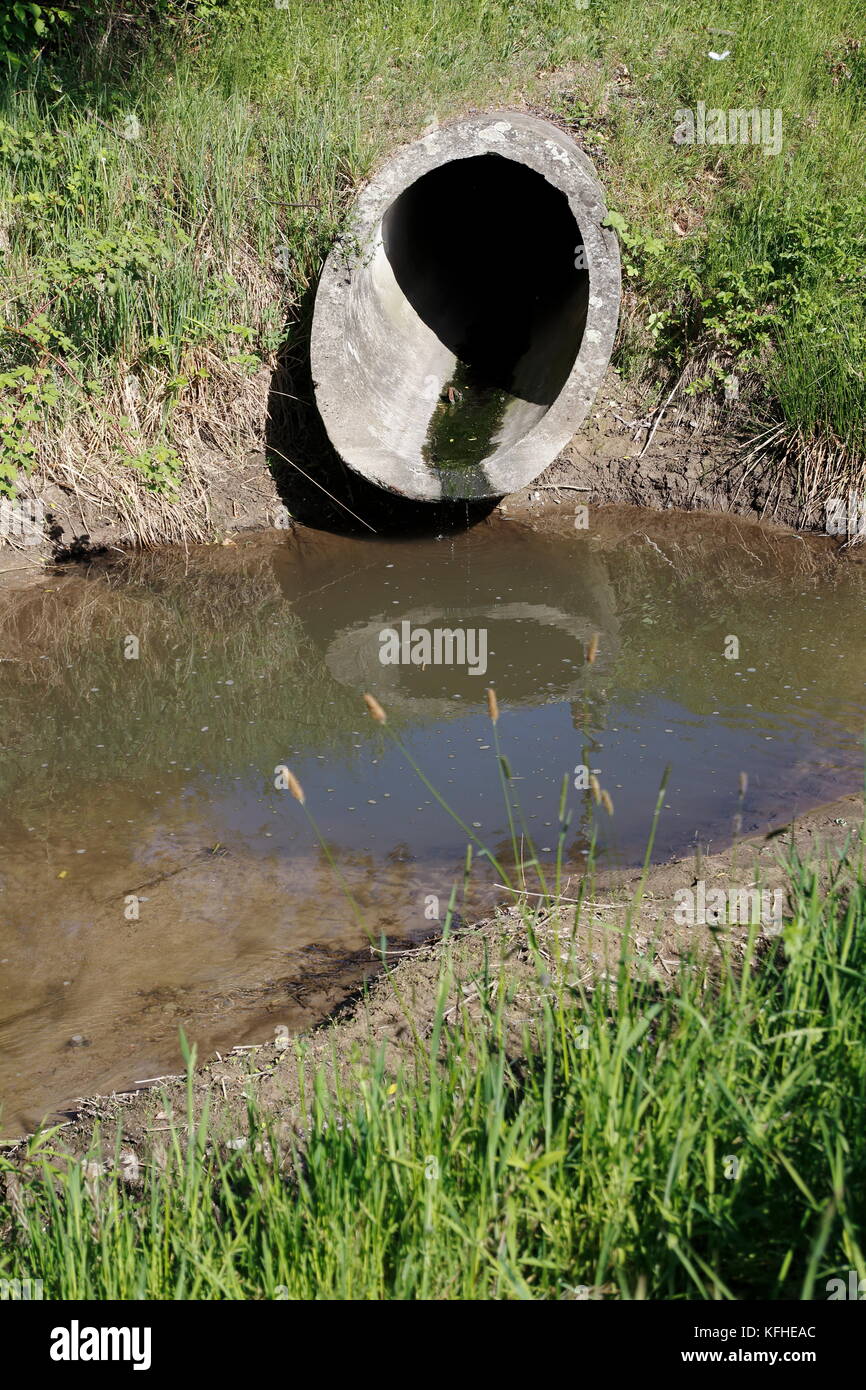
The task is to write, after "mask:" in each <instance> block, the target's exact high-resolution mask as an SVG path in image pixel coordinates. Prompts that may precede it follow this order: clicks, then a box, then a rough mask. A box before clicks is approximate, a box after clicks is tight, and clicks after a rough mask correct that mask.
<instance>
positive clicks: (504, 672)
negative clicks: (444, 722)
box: [276, 521, 619, 719]
mask: <svg viewBox="0 0 866 1390" xmlns="http://www.w3.org/2000/svg"><path fill="white" fill-rule="evenodd" d="M276 569H277V574H278V577H279V578H280V582H281V585H282V588H283V591H284V593H286V595H287V596H288V597H291V599H292V603H293V607H294V610H295V612H296V614H297V616H298V617H299V618H300V619H301V620H302V622H303V623H304V627H305V630H306V632H307V634H308V636H309V637H310V638H311V640H312V641H313V642H314V644H315V645H316V646H317V647H318V648H319V650H320V651H321V652H322V655H323V658H324V661H325V663H326V665H327V668H328V670H329V671H330V673H331V675H332V676H333V677H334V679H335V680H337V681H338V682H339V683H340V684H341V685H344V686H347V687H350V688H353V689H356V690H358V691H359V692H360V691H366V690H369V691H371V692H372V693H373V694H375V695H376V696H377V697H378V698H379V699H381V701H382V703H383V704H385V705H386V706H387V705H388V704H390V705H391V706H392V707H393V708H395V709H397V708H399V709H401V710H403V711H404V712H405V713H407V714H410V715H413V714H414V715H417V716H419V717H422V718H434V719H437V718H442V717H447V716H448V715H459V714H460V713H461V711H462V710H463V709H465V708H466V706H467V704H469V705H477V704H478V703H479V702H480V701H481V699H482V696H483V691H484V687H485V686H486V685H489V684H494V685H495V686H496V687H497V690H498V691H499V694H500V698H501V699H502V700H503V701H504V702H505V704H506V705H509V704H510V705H513V706H524V707H530V706H535V705H541V704H551V703H558V702H564V701H570V702H572V704H575V703H583V702H584V701H586V700H587V698H588V697H590V698H591V699H592V702H593V703H595V702H596V700H597V699H598V697H599V696H602V698H603V694H602V691H601V689H600V680H601V681H602V682H603V680H604V676H605V673H607V672H609V671H610V668H611V664H612V662H613V661H614V659H615V657H616V654H617V651H618V646H619V641H618V634H617V622H616V616H615V611H614V602H613V590H612V588H611V585H610V582H609V579H608V575H607V571H606V568H605V566H604V563H603V561H602V559H601V557H600V556H599V555H598V553H597V552H596V551H595V550H593V549H592V547H591V546H590V545H589V544H588V542H587V540H586V538H585V537H576V538H575V539H574V540H571V541H567V542H565V543H563V542H562V541H561V540H556V539H552V538H550V537H545V536H540V535H537V534H536V533H535V532H533V531H531V530H529V529H528V528H522V527H518V526H515V525H514V524H513V523H506V522H499V521H497V522H493V523H486V524H484V525H481V526H478V527H476V528H475V529H474V530H473V531H472V532H470V533H463V534H460V535H457V536H454V537H449V538H439V539H434V538H432V537H422V538H415V539H413V540H412V541H411V543H407V542H401V541H370V542H361V541H358V540H348V541H347V540H346V539H344V538H334V537H327V538H319V537H304V538H303V539H302V540H300V541H293V540H291V539H290V540H289V541H288V543H287V550H286V551H281V552H280V554H279V555H278V557H277V560H276ZM298 590H300V592H298ZM406 625H408V627H407V626H406ZM407 631H408V632H409V633H410V634H412V635H417V634H419V633H420V634H428V635H429V637H430V639H431V642H430V644H431V647H432V646H434V643H435V638H436V636H437V635H439V636H441V635H442V634H443V633H444V634H446V641H445V642H444V643H442V644H441V646H440V656H441V655H442V654H443V653H444V654H445V655H446V660H444V661H441V660H440V662H439V663H438V664H437V662H436V661H435V659H434V660H433V661H431V662H430V663H429V664H427V665H426V666H425V665H422V664H420V663H419V662H418V661H415V662H413V661H411V660H407V659H405V658H406V656H407V649H406V643H405V637H406V633H407ZM389 633H390V634H393V635H394V640H397V643H398V645H400V646H401V647H402V651H401V657H402V659H399V660H398V661H397V662H395V663H393V664H392V663H391V662H388V661H383V659H382V657H383V655H387V654H388V653H387V651H386V648H387V646H388V645H390V644H391V639H389V638H388V637H387V634H389ZM448 633H451V634H457V640H456V641H455V642H454V643H453V644H451V645H450V647H449V643H448V641H447V634H448ZM470 634H471V635H473V636H474V637H476V638H478V637H479V636H480V635H481V634H483V638H484V640H483V642H481V641H480V640H479V641H478V646H477V647H476V649H475V650H474V651H473V649H472V643H471V637H470ZM593 634H599V638H600V640H599V656H598V660H597V661H596V663H595V664H594V665H589V664H587V663H586V660H585V651H586V647H587V645H588V643H589V642H590V640H591V638H592V636H593ZM461 638H463V639H466V647H467V651H468V653H470V654H472V656H473V657H474V666H473V664H472V663H471V662H469V661H468V660H463V662H462V663H461V664H459V665H458V664H456V663H455V661H454V660H453V657H454V654H455V652H458V653H459V650H460V647H461V641H460V639H461ZM399 639H402V641H400V640H399ZM419 645H421V644H419ZM417 654H418V649H417V648H416V655H417ZM466 654H467V652H464V653H463V655H464V656H465V655H466ZM392 655H393V653H392ZM448 657H450V658H452V659H450V660H449V659H447V658H448ZM473 670H474V674H473V673H472V672H473Z"/></svg>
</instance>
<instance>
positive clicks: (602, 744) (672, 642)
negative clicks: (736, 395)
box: [0, 511, 866, 1133]
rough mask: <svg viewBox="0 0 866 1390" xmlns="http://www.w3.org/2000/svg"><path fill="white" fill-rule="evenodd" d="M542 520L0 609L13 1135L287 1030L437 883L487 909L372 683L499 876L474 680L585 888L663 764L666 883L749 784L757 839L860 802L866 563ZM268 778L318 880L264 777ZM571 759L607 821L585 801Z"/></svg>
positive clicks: (6, 1070) (638, 833) (534, 810)
mask: <svg viewBox="0 0 866 1390" xmlns="http://www.w3.org/2000/svg"><path fill="white" fill-rule="evenodd" d="M557 520H558V523H559V524H558V532H557V533H556V534H550V533H547V532H543V531H540V530H534V529H533V528H532V527H529V526H527V525H524V524H519V523H517V522H515V521H507V520H503V519H500V518H498V517H497V518H494V519H492V520H490V521H488V522H485V523H483V524H481V525H479V526H476V527H475V528H473V529H472V530H471V531H470V532H466V533H458V534H455V535H448V536H443V537H426V538H418V537H415V538H412V539H407V540H400V541H397V540H379V539H370V540H369V541H359V540H356V539H351V540H350V539H344V538H337V537H333V536H325V535H320V534H315V533H311V532H294V533H291V534H285V533H270V534H266V535H262V536H257V537H254V538H249V539H247V540H241V541H239V542H238V544H237V546H235V547H201V548H197V549H191V550H189V551H187V552H178V551H172V552H161V553H150V554H144V555H136V556H132V557H129V558H125V559H122V560H120V561H119V562H117V563H111V564H108V563H99V564H93V565H91V566H90V567H89V568H82V567H75V569H74V570H72V571H67V572H64V573H61V574H58V575H56V576H55V577H46V579H45V580H44V581H43V582H40V584H39V585H38V586H36V587H35V588H31V589H29V590H26V591H23V592H20V593H10V594H6V595H2V596H0V657H2V661H0V710H2V733H0V738H2V745H3V747H2V763H0V817H2V819H0V1103H2V1107H3V1115H2V1124H3V1128H4V1130H5V1131H6V1132H8V1133H16V1132H19V1131H20V1130H21V1129H22V1128H24V1127H28V1126H31V1125H33V1124H35V1123H36V1122H38V1120H39V1119H40V1118H41V1117H42V1116H43V1115H45V1114H46V1113H48V1112H51V1111H53V1110H56V1109H58V1108H62V1107H64V1106H68V1105H69V1104H71V1102H72V1101H73V1100H74V1099H75V1098H76V1097H77V1096H80V1095H83V1094H88V1093H94V1092H97V1091H106V1090H111V1089H115V1088H118V1089H119V1088H127V1087H130V1086H133V1085H134V1084H135V1083H138V1082H141V1081H144V1080H149V1079H150V1078H152V1077H155V1076H159V1075H161V1074H163V1073H165V1072H167V1071H171V1070H174V1069H176V1068H177V1066H178V1059H179V1050H178V1029H179V1027H180V1026H183V1027H184V1029H185V1030H186V1032H187V1033H188V1035H189V1036H190V1037H191V1038H192V1039H194V1040H195V1041H196V1042H197V1043H198V1045H199V1048H200V1053H201V1054H203V1053H207V1052H210V1051H212V1050H213V1049H220V1048H222V1049H225V1048H227V1047H229V1046H231V1045H232V1044H235V1043H239V1042H245V1041H261V1040H264V1039H266V1038H271V1037H273V1036H274V1031H275V1029H278V1028H285V1029H288V1030H289V1032H294V1031H295V1030H298V1029H300V1028H302V1027H304V1026H307V1025H309V1024H310V1023H312V1022H314V1021H316V1020H317V1019H320V1018H321V1017H323V1016H324V1015H325V1014H326V1013H327V1012H328V1010H329V1009H330V1008H331V1007H333V1005H334V1004H335V1003H336V1001H337V1000H338V999H339V998H340V997H341V996H342V995H343V994H345V992H346V991H347V990H348V989H349V988H350V987H352V986H353V985H354V984H355V983H357V981H358V980H359V978H360V977H361V976H362V975H363V973H364V971H365V970H366V969H369V968H371V964H372V957H371V953H370V948H369V940H368V937H367V935H366V932H367V931H370V932H372V933H373V934H374V935H375V936H377V937H379V936H381V935H382V934H384V935H385V936H387V937H389V938H391V939H392V940H393V941H395V942H396V941H402V942H411V941H412V940H418V939H423V938H425V937H427V936H429V935H430V933H431V932H436V931H438V930H440V929H441V924H442V921H443V920H444V917H445V912H446V906H447V903H448V899H449V894H450V893H451V891H452V888H453V887H454V885H455V884H456V885H457V890H458V900H459V906H460V911H461V912H462V913H463V915H464V916H465V917H466V918H468V919H470V920H471V917H472V914H473V913H477V912H481V911H483V910H485V908H488V907H489V906H490V904H491V902H492V901H493V900H494V899H496V898H497V896H500V897H501V893H500V892H499V890H497V889H496V887H495V882H496V878H497V875H496V874H495V873H494V872H493V870H492V869H491V868H490V866H489V865H488V864H486V863H485V861H483V859H481V860H477V861H476V865H475V868H474V870H473V877H472V880H471V882H470V885H469V887H468V889H465V888H464V883H463V866H464V860H465V849H466V839H467V836H466V833H465V832H464V830H463V829H461V827H460V826H459V825H458V824H456V823H455V821H454V820H452V819H451V818H450V817H449V815H448V814H447V813H446V811H445V810H444V809H443V808H442V806H441V805H440V804H439V802H438V801H437V799H436V797H435V796H434V794H433V792H432V791H430V790H429V789H428V788H427V787H426V786H425V785H424V783H423V782H422V781H420V780H419V778H418V777H417V775H416V774H415V773H414V772H413V771H412V769H411V768H410V767H409V766H408V765H407V762H406V759H405V757H404V755H403V753H402V751H401V750H400V749H399V748H398V747H397V746H396V745H395V744H394V743H393V742H392V741H391V740H390V739H389V738H388V737H387V735H386V733H385V732H384V731H383V730H382V729H381V728H380V727H379V726H378V725H376V724H374V723H373V722H372V721H371V720H370V719H369V717H368V716H367V714H366V711H365V708H364V704H363V699H362V695H363V692H364V691H365V690H372V691H373V692H374V693H375V694H376V695H377V697H378V698H379V699H380V701H381V702H382V704H383V705H384V706H385V707H386V709H387V710H388V713H389V729H390V728H391V727H393V728H394V729H395V730H396V731H398V733H399V736H400V738H401V739H402V740H403V741H404V744H405V747H406V749H407V750H408V751H409V753H410V754H411V756H412V758H413V759H415V760H416V762H417V763H418V765H419V766H420V767H421V768H422V769H423V771H424V773H425V774H426V776H427V777H428V778H429V779H430V781H431V783H432V784H433V785H434V786H435V788H436V789H437V791H438V792H439V793H440V794H441V796H443V797H444V798H445V799H446V800H447V801H448V802H449V803H450V804H451V805H452V806H453V808H454V810H455V811H456V812H457V813H458V814H459V816H460V817H461V818H462V820H463V821H464V822H465V823H466V824H467V825H468V826H469V827H470V828H471V829H472V831H473V832H474V833H475V834H476V835H477V836H478V837H479V839H480V840H482V841H483V842H484V843H485V844H486V845H488V846H489V847H491V848H492V849H494V850H495V851H496V852H497V853H498V854H499V856H500V857H501V859H502V861H503V863H504V864H505V865H506V867H507V866H508V865H509V864H510V863H511V859H512V855H511V848H510V838H509V830H508V821H507V815H506V809H505V804H504V801H503V795H502V789H501V786H500V779H499V771H498V764H497V760H496V750H495V746H494V739H493V737H492V730H491V725H490V721H489V718H488V716H487V711H486V707H485V701H484V689H485V687H486V686H487V685H488V684H493V685H494V686H495V688H496V689H497V691H498V693H499V699H500V705H501V718H500V721H499V734H500V738H501V742H502V750H503V752H504V753H505V754H506V755H507V757H508V759H509V761H510V765H511V769H512V772H513V780H512V782H511V789H512V794H513V796H514V802H515V805H514V815H515V817H516V818H517V823H518V827H519V831H521V830H522V831H523V832H524V833H525V834H526V835H527V836H531V837H532V838H533V840H534V841H535V844H536V846H537V848H538V850H539V852H540V857H541V858H542V859H543V860H545V861H548V860H552V859H553V857H554V855H555V853H556V847H557V837H558V834H559V820H558V804H559V797H560V789H561V784H562V779H563V776H567V777H568V780H569V806H570V811H571V820H570V824H569V827H568V830H567V832H566V834H565V838H564V861H565V871H566V872H567V873H569V874H572V875H578V874H579V873H580V872H581V870H582V868H583V867H584V865H585V862H586V855H587V851H588V848H589V845H590V843H591V841H592V840H593V838H595V840H596V842H597V846H598V854H599V858H600V861H601V862H602V863H603V864H604V863H608V864H610V863H617V864H631V863H636V862H639V860H640V859H641V857H642V855H643V852H644V847H645V845H646V839H647V834H648V830H649V825H650V820H651V815H652V808H653V805H654V803H655V800H656V796H657V792H658V788H659V783H660V779H661V776H662V773H663V770H664V768H665V766H666V765H668V764H669V765H670V768H671V773H670V780H669V783H668V788H667V794H666V797H665V804H664V808H663V811H662V815H661V819H660V822H659V827H658V834H657V838H656V844H655V857H656V858H657V859H666V858H668V857H670V856H672V855H676V854H682V853H685V852H687V851H688V850H689V848H690V847H691V846H693V845H695V844H696V843H698V844H700V845H701V846H703V847H704V848H708V847H711V848H718V847H720V846H721V845H722V844H723V843H724V842H725V841H726V840H727V839H729V838H730V834H731V825H732V819H733V817H734V816H735V815H736V813H737V811H738V795H739V788H738V783H739V773H740V772H741V771H746V772H748V777H749V784H748V792H747V795H746V798H745V802H744V805H743V808H742V811H743V830H744V831H745V832H748V831H750V830H756V829H761V828H764V827H770V826H772V825H776V824H780V823H783V822H784V821H785V820H787V819H789V818H790V817H791V816H792V815H793V814H795V813H797V812H800V811H803V810H804V809H806V808H808V807H809V806H812V805H815V804H817V803H818V802H820V801H822V800H827V799H829V798H830V797H831V796H834V795H837V794H840V793H842V792H843V791H851V790H856V789H857V788H858V786H860V785H862V765H863V756H862V738H863V726H864V711H866V635H864V624H863V611H864V610H863V603H864V596H866V595H864V573H863V570H862V569H860V568H858V567H856V566H842V565H838V564H836V563H835V562H832V561H831V560H830V558H829V556H828V554H827V552H826V549H823V550H822V548H821V546H820V545H818V544H816V543H809V544H807V543H806V542H804V541H802V540H801V539H800V538H799V537H790V538H780V537H779V536H778V535H777V534H774V533H772V532H765V531H763V530H761V529H760V528H755V527H745V526H743V525H742V524H741V523H740V524H733V523H727V522H724V521H723V520H722V519H720V518H702V519H701V520H700V521H699V522H697V521H696V520H695V519H694V518H691V517H688V516H683V517H681V518H674V517H668V518H665V520H664V522H663V523H660V522H659V521H658V519H657V518H653V517H651V516H649V515H647V516H646V517H644V516H643V515H642V514H641V513H639V512H634V511H632V512H630V513H628V515H627V516H626V517H625V519H624V520H622V521H621V522H617V523H616V524H613V523H611V524H610V525H609V526H608V528H607V531H605V529H604V527H602V528H601V529H598V528H596V529H594V530H593V531H590V532H589V533H587V532H585V531H583V530H580V529H576V528H575V527H574V526H573V524H572V523H571V521H570V519H569V518H568V517H567V516H566V517H563V516H562V514H560V515H559V516H558V518H557ZM660 527H661V529H660ZM404 625H406V626H404ZM392 628H393V629H394V630H395V631H396V633H397V635H398V637H399V636H401V635H402V634H405V633H406V632H407V631H408V633H409V634H410V640H417V641H419V642H421V641H422V640H423V639H422V638H418V636H417V634H418V633H419V632H421V633H425V632H426V633H428V634H429V635H430V640H431V642H432V641H433V638H434V636H435V632H436V630H437V629H439V630H442V629H452V630H458V631H462V632H466V631H469V632H471V633H474V634H475V638H476V640H477V641H478V642H479V643H481V642H482V638H481V634H484V640H486V652H485V651H484V650H483V649H482V647H481V646H479V647H477V648H475V649H474V650H473V652H472V654H473V655H474V657H475V658H476V659H475V662H474V667H475V669H474V671H473V670H470V669H468V667H467V665H463V666H459V665H449V664H442V663H439V664H437V663H436V661H435V660H430V661H428V662H427V664H426V665H421V664H393V665H385V664H383V663H382V661H381V659H380V653H381V651H382V636H381V635H382V633H383V630H385V629H392ZM593 634H598V638H599V642H598V658H597V660H596V661H595V662H594V663H592V664H590V663H588V662H587V661H586V660H585V651H586V646H587V644H588V643H589V641H590V639H591V637H592V636H593ZM732 638H734V639H736V642H738V644H739V655H738V656H737V657H735V658H732V657H731V656H730V652H731V651H732V643H731V639H732ZM418 650H419V652H420V647H419V648H418ZM726 652H727V653H728V654H727V655H726ZM433 654H434V655H435V649H433ZM452 654H453V653H452ZM421 655H423V653H421ZM440 655H444V656H447V655H448V652H447V648H443V650H442V651H441V652H440ZM457 655H459V653H457ZM482 657H486V660H482ZM482 667H483V669H482ZM283 764H286V765H288V766H290V767H291V768H292V770H293V771H294V772H295V773H296V775H297V776H298V777H299V778H300V781H301V783H302V784H303V787H304V789H305V792H306V797H307V806H308V808H309V809H310V810H311V811H312V813H313V814H314V816H315V818H316V820H317V823H318V825H319V828H320V830H321V834H322V836H323V837H324V839H325V842H326V843H327V845H328V848H329V851H330V855H331V857H332V858H333V861H334V864H335V865H336V868H337V870H338V871H339V878H338V877H337V875H336V874H335V869H334V867H333V866H332V864H331V863H330V862H329V858H328V856H327V855H326V854H325V853H324V852H323V850H322V848H321V845H320V843H319V842H318V841H317V839H316V836H315V834H314V832H313V830H312V827H311V825H310V823H309V821H308V820H307V819H305V816H304V814H303V812H302V810H301V808H300V806H299V805H298V804H297V802H295V801H294V800H292V798H291V797H290V795H289V794H288V793H287V792H285V791H282V790H278V789H277V788H276V787H275V785H274V779H275V769H276V768H277V767H279V766H280V765H283ZM579 765H584V766H586V767H588V768H590V769H591V770H593V771H595V772H596V775H597V776H598V778H599V780H600V782H601V783H602V785H603V786H605V787H606V788H607V789H608V790H609V792H610V795H611V797H612V798H613V802H614V815H613V817H610V816H609V815H608V814H607V813H606V812H605V811H604V810H603V809H600V808H596V807H595V806H594V804H593V802H592V798H591V796H590V795H589V793H587V792H586V791H584V790H576V789H575V787H574V778H575V769H576V768H577V767H578V766H579ZM518 804H519V807H520V808H521V809H520V810H518V809H517V807H518ZM340 880H342V885H343V886H342V887H341V881H340ZM343 887H345V889H347V890H348V893H349V895H350V896H351V898H352V903H351V904H350V903H349V901H348V900H347V896H346V893H345V892H344V891H343Z"/></svg>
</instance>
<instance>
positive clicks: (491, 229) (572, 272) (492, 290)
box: [382, 154, 589, 405]
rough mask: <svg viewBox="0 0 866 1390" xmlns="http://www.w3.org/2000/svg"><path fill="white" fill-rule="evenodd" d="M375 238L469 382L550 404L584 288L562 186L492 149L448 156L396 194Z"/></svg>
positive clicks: (570, 350) (567, 358) (566, 362)
mask: <svg viewBox="0 0 866 1390" xmlns="http://www.w3.org/2000/svg"><path fill="white" fill-rule="evenodd" d="M382 236H383V242H384V247H385V253H386V255H387V257H388V260H389V261H390V263H391V267H392V269H393V271H394V275H395V277H396V279H397V282H398V284H399V286H400V288H401V290H402V291H403V293H404V294H405V296H406V298H407V299H408V300H409V302H410V303H411V304H412V306H413V308H414V309H415V310H416V312H417V313H418V315H419V316H420V317H421V318H422V319H423V320H424V322H425V323H426V324H427V325H428V326H429V327H430V328H432V330H433V332H434V333H435V334H436V336H437V337H438V338H439V340H440V342H442V343H444V344H445V346H446V347H447V348H449V349H450V351H451V352H453V353H454V354H455V356H456V357H457V358H458V360H459V361H460V362H462V363H463V364H464V366H465V367H466V368H467V369H468V371H469V373H470V374H471V377H472V379H473V380H474V382H475V384H477V385H479V386H492V387H497V388H499V389H500V390H504V391H507V392H508V393H509V394H510V395H513V396H517V397H519V398H520V399H522V400H525V401H533V402H535V403H537V404H541V405H550V404H551V403H552V402H553V401H554V400H555V399H556V397H557V396H558V394H559V392H560V391H561V389H562V387H563V385H564V383H565V381H566V379H567V377H568V374H569V372H570V371H571V368H572V366H573V364H574V360H575V357H576V356H577V353H578V350H579V348H580V340H581V337H582V335H583V329H584V324H585V322H586V303H587V297H588V293H589V275H588V273H587V271H586V270H584V269H577V268H576V267H575V259H576V253H577V250H578V248H580V247H582V244H583V243H582V237H581V234H580V231H579V229H578V226H577V223H576V222H575V220H574V217H573V215H572V212H571V209H570V207H569V205H568V199H567V198H566V196H565V194H564V193H562V192H560V190H559V189H558V188H554V187H553V185H552V184H550V183H548V181H547V180H546V179H545V178H543V177H542V175H541V174H538V173H536V172H535V170H534V169H528V168H527V167H526V166H525V165H523V164H518V163H516V162H515V161H514V160H511V159H505V158H503V156H502V155H495V154H489V155H479V156H476V157H474V158H471V159H458V160H454V161H452V162H451V163H449V164H444V165H442V166H441V167H440V168H439V169H434V170H433V171H432V172H431V173H429V174H425V175H424V176H423V177H422V178H420V179H418V180H417V181H416V182H415V183H413V184H412V185H411V186H410V187H409V188H407V189H406V190H405V192H403V193H401V195H400V197H399V198H397V199H396V200H395V202H394V203H393V204H392V206H391V207H390V208H389V209H388V212H387V213H386V215H385V217H384V219H383V223H382Z"/></svg>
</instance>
